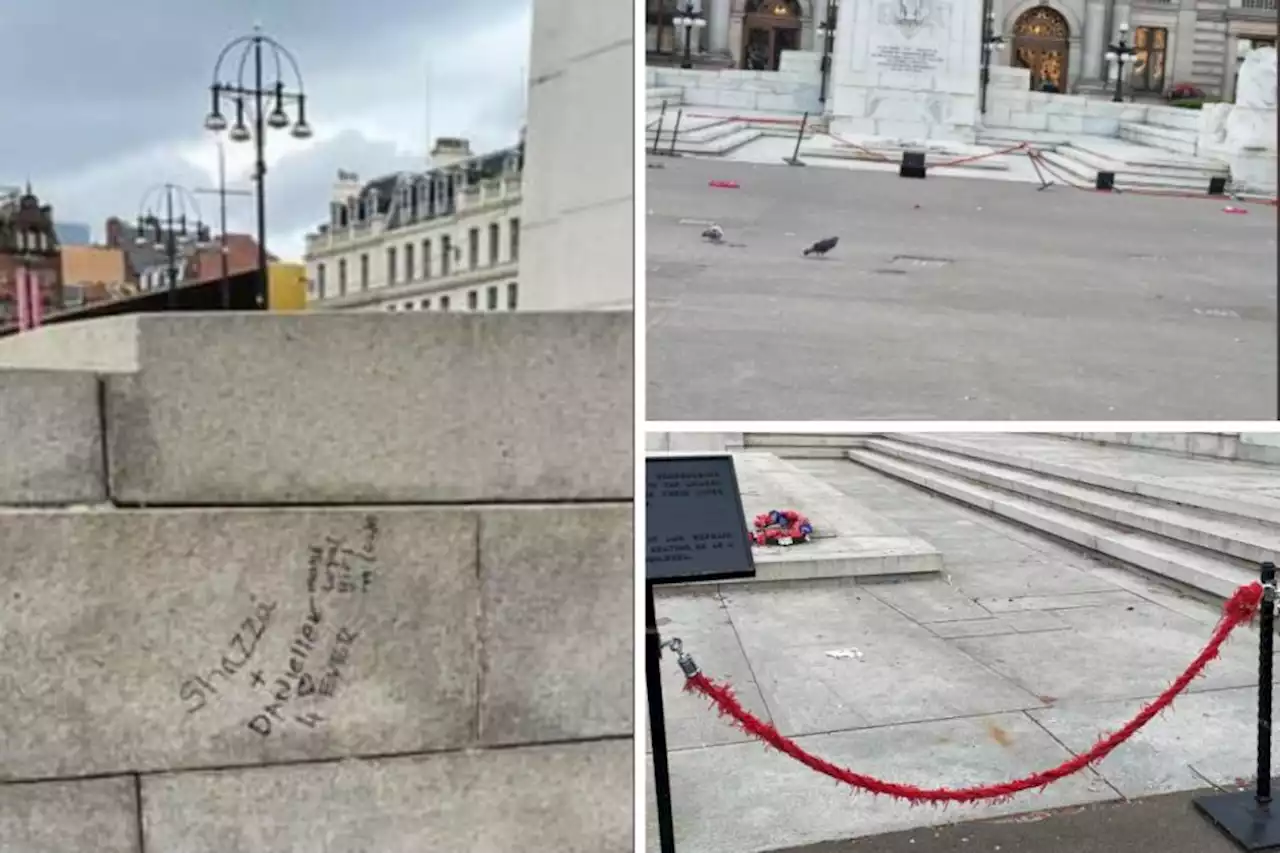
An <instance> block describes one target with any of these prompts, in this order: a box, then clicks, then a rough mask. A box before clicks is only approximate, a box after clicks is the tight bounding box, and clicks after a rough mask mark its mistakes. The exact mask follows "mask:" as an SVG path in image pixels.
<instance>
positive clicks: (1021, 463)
mask: <svg viewBox="0 0 1280 853" xmlns="http://www.w3.org/2000/svg"><path fill="white" fill-rule="evenodd" d="M1011 437H1012V438H1017V439H1026V442H1024V443H1025V445H1026V446H1025V447H1014V446H1012V445H1011V443H1010V442H1009V441H1006V440H1004V438H1003V437H1000V440H999V441H998V442H994V443H993V442H991V441H989V440H988V438H989V436H984V435H978V434H974V435H969V434H965V433H948V434H946V435H940V434H924V433H910V434H897V435H895V436H894V438H895V439H896V440H898V441H902V442H907V443H909V444H914V445H917V446H920V447H927V448H931V449H934V450H942V451H946V452H950V453H955V454H958V455H961V456H967V457H969V458H971V459H977V460H980V461H985V462H995V463H998V464H1001V465H1006V466H1009V467H1011V468H1018V469H1022V470H1026V471H1034V472H1036V473H1039V474H1047V475H1050V476H1054V477H1058V478H1059V479H1063V480H1067V481H1070V482H1074V483H1081V484H1084V485H1089V486H1099V487H1101V488H1105V489H1111V490H1112V491H1115V492H1121V493H1124V494H1128V495H1133V496H1135V497H1143V498H1150V499H1155V500H1160V501H1167V502H1171V503H1177V504H1183V505H1184V506H1189V507H1194V508H1197V509H1205V510H1210V511H1213V512H1217V513H1220V514H1223V515H1228V516H1233V517H1235V518H1238V519H1242V520H1244V521H1246V522H1262V523H1264V524H1269V525H1272V524H1280V501H1277V500H1269V499H1267V500H1264V499H1257V498H1256V497H1255V496H1253V495H1250V496H1249V497H1247V498H1246V497H1244V496H1241V495H1239V494H1236V493H1235V492H1227V491H1224V490H1223V489H1222V488H1215V487H1212V486H1210V485H1208V484H1205V483H1204V482H1203V479H1202V477H1201V476H1200V475H1199V472H1203V471H1206V470H1212V471H1219V470H1223V469H1220V468H1219V467H1217V466H1216V465H1214V466H1213V467H1212V468H1210V469H1206V468H1205V467H1204V466H1205V465H1206V464H1208V463H1203V462H1200V463H1196V468H1195V470H1196V471H1197V473H1198V476H1197V480H1196V488H1188V487H1187V486H1186V485H1185V480H1186V477H1183V478H1182V480H1180V481H1176V482H1171V481H1170V479H1169V478H1167V477H1165V478H1154V477H1149V476H1148V477H1141V478H1138V477H1134V476H1126V475H1124V473H1123V472H1118V471H1115V470H1114V469H1115V464H1114V463H1113V462H1112V461H1111V460H1112V459H1113V456H1112V455H1111V454H1109V453H1106V452H1104V451H1103V450H1102V449H1098V450H1097V452H1089V453H1088V454H1087V456H1088V457H1090V458H1094V457H1098V458H1100V459H1101V460H1102V461H1101V462H1099V464H1096V465H1092V466H1086V465H1083V464H1079V463H1076V464H1067V463H1064V462H1060V461H1051V460H1052V459H1053V458H1054V457H1053V456H1052V455H1051V454H1047V453H1041V452H1040V449H1041V447H1043V448H1044V449H1045V450H1053V451H1060V450H1062V449H1064V448H1067V449H1070V451H1071V453H1072V454H1073V455H1075V454H1078V453H1079V452H1080V448H1081V445H1080V444H1078V443H1075V442H1064V441H1063V440H1062V439H1061V438H1060V437H1058V436H1053V435H1044V436H1024V435H1016V436H1011ZM1059 455H1060V454H1059ZM1045 457H1048V458H1045ZM1124 458H1126V459H1132V458H1133V456H1132V454H1131V453H1126V454H1124ZM1188 464H1190V463H1188ZM1229 470H1231V471H1232V472H1233V473H1234V472H1246V471H1247V472H1249V473H1257V475H1258V477H1266V478H1267V479H1268V481H1269V479H1270V477H1271V476H1272V475H1273V472H1272V471H1270V470H1269V469H1262V470H1261V471H1255V470H1254V469H1253V467H1252V466H1250V465H1246V464H1241V463H1234V464H1231V467H1230V469H1229Z"/></svg>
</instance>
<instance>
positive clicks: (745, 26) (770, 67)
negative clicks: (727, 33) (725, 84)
mask: <svg viewBox="0 0 1280 853" xmlns="http://www.w3.org/2000/svg"><path fill="white" fill-rule="evenodd" d="M803 17H804V10H803V9H802V8H801V7H800V3H799V2H797V0H747V8H746V13H745V15H744V16H743V20H742V67H743V68H746V69H748V70H750V71H777V70H778V62H779V60H780V59H781V58H782V51H784V50H799V49H800V19H801V18H803Z"/></svg>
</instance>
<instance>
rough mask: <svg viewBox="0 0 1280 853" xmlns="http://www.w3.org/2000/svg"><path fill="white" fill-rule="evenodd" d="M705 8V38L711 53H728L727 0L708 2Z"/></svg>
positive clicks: (711, 0)
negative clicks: (706, 9) (706, 10)
mask: <svg viewBox="0 0 1280 853" xmlns="http://www.w3.org/2000/svg"><path fill="white" fill-rule="evenodd" d="M707 6H708V12H707V30H708V32H707V37H708V38H709V39H710V41H709V42H708V45H709V46H710V49H711V52H712V53H728V52H729V0H710V2H709V3H708V4H707Z"/></svg>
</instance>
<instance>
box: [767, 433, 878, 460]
mask: <svg viewBox="0 0 1280 853" xmlns="http://www.w3.org/2000/svg"><path fill="white" fill-rule="evenodd" d="M865 440H866V436H861V435H850V434H849V433H829V434H822V433H781V432H748V433H743V435H742V443H743V446H744V447H745V449H747V450H758V451H762V452H765V453H772V454H773V455H774V456H777V457H779V458H781V459H843V458H844V455H845V452H846V451H849V450H852V449H853V448H855V447H862V446H863V442H864V441H865Z"/></svg>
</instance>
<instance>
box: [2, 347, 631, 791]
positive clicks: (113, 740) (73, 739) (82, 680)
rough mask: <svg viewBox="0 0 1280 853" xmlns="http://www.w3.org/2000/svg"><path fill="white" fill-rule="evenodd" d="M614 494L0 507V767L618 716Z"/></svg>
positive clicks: (622, 587) (497, 736)
mask: <svg viewBox="0 0 1280 853" xmlns="http://www.w3.org/2000/svg"><path fill="white" fill-rule="evenodd" d="M346 354H347V355H351V354H352V353H351V352H350V351H347V353H346ZM526 367H527V365H526ZM631 515H632V509H631V505H630V503H626V502H621V503H617V504H601V505H591V504H566V505H542V506H520V507H504V506H492V505H490V506H476V507H456V508H427V507H335V508H329V509H304V508H284V509H282V508H261V509H164V510H154V509H145V510H143V509H134V510H121V509H116V508H109V507H108V508H93V509H80V510H75V509H72V510H49V509H41V510H35V509H27V510H16V509H14V510H5V511H0V527H2V528H3V530H4V542H5V549H6V553H8V554H9V555H11V557H13V558H11V559H7V560H4V561H0V586H2V587H3V589H4V614H5V618H4V619H3V620H0V644H3V647H4V649H5V664H4V666H5V669H4V672H5V678H6V681H7V682H10V683H12V684H15V685H22V689H12V690H2V691H0V741H2V742H3V743H4V762H3V763H0V782H11V781H16V780H35V779H48V778H55V777H69V776H96V775H106V774H112V773H127V772H135V771H144V772H146V771H163V770H169V769H175V768H183V769H194V768H200V767H227V766H237V765H250V764H262V763H277V762H285V761H304V760H323V759H339V758H344V757H354V756H360V755H373V754H380V755H388V754H395V753H419V752H430V751H437V750H461V749H468V748H472V747H480V746H495V745H502V746H505V745H510V744H520V743H535V742H551V741H564V740H579V739H588V738H598V737H605V736H618V737H626V736H629V735H630V734H631V732H632V713H631V709H632V689H631V684H632V647H633V637H632V630H631V626H632V614H633V604H632V599H631V595H630V592H629V590H630V588H631V583H632V565H633V556H632V555H633V551H632V520H631ZM19 555H20V556H19ZM548 614H555V616H554V618H552V617H549V616H548ZM300 673H306V674H307V676H308V678H307V679H305V680H304V679H303V678H302V676H301V675H300ZM549 683H554V684H555V685H556V689H555V690H549V689H547V684H549ZM570 697H574V698H570ZM276 703H279V704H278V705H277V704H276ZM313 714H314V715H318V716H319V717H320V718H321V719H316V718H315V717H313V716H311V715H313ZM72 744H73V745H74V747H72Z"/></svg>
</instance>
